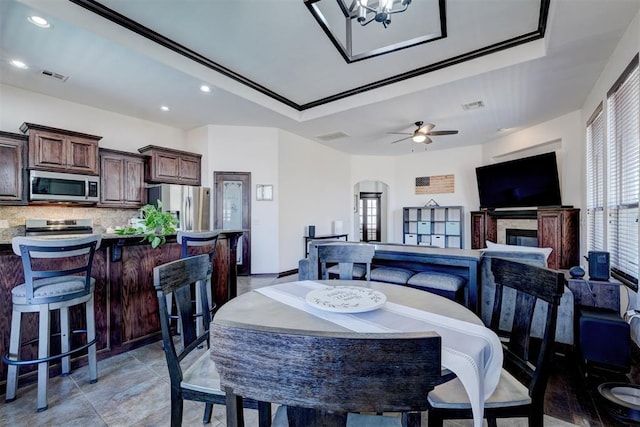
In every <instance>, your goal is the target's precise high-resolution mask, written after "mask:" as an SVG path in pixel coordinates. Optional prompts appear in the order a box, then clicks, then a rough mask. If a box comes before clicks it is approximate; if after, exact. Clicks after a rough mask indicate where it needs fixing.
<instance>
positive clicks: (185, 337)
mask: <svg viewBox="0 0 640 427" xmlns="http://www.w3.org/2000/svg"><path fill="white" fill-rule="evenodd" d="M210 269H211V264H210V262H209V255H207V254H204V255H198V256H193V257H189V258H184V259H179V260H177V261H173V262H169V263H167V264H163V265H160V266H158V267H155V268H154V269H153V282H154V286H155V288H156V292H157V296H158V304H159V309H160V314H159V316H160V326H161V329H162V343H163V348H164V353H165V356H166V359H167V366H168V369H169V377H170V380H171V425H172V426H174V427H175V426H180V425H182V412H183V409H182V408H183V401H184V400H195V401H198V402H204V403H206V407H205V414H204V418H203V422H204V423H208V422H210V421H211V414H212V412H213V405H214V404H220V405H224V404H225V393H224V392H223V391H222V390H220V377H219V375H218V373H217V371H216V366H215V364H214V362H213V361H212V360H211V356H210V354H209V350H208V347H209V346H208V344H209V324H210V323H211V315H210V312H209V301H208V298H207V292H206V290H205V286H206V282H207V278H208V277H209V276H210V274H211V270H210ZM192 288H199V293H200V300H199V304H200V309H199V310H200V312H201V313H202V321H203V324H204V325H205V328H204V330H202V331H201V333H199V334H198V333H197V332H196V323H197V322H198V321H199V318H198V317H197V316H196V315H195V314H196V310H195V307H194V304H193V301H194V295H193V292H192ZM169 294H172V295H173V299H174V300H175V304H176V307H177V310H178V322H179V324H180V330H181V339H180V340H179V341H180V342H181V343H182V345H181V346H176V343H175V342H174V337H173V335H172V330H171V325H170V317H169V311H168V309H167V303H166V301H167V296H168V295H169ZM205 343H206V348H207V349H206V350H205V351H204V352H202V354H201V355H200V356H199V357H197V359H196V360H195V361H194V362H193V363H190V364H189V365H188V366H182V364H181V361H183V360H184V359H185V358H186V357H187V356H189V355H191V357H189V359H192V358H193V357H194V356H193V355H192V352H194V351H197V350H198V347H202V345H204V344H205ZM177 347H179V348H177ZM183 363H184V362H183ZM245 407H247V408H252V409H258V410H259V418H260V426H261V427H263V426H264V427H266V426H269V425H270V422H271V406H270V405H269V404H268V403H258V402H256V401H253V400H247V401H246V402H245Z"/></svg>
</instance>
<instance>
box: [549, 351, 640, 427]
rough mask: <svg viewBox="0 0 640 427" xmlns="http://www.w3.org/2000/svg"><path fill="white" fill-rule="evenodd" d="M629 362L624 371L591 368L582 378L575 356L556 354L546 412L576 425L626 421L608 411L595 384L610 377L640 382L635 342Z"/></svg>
mask: <svg viewBox="0 0 640 427" xmlns="http://www.w3.org/2000/svg"><path fill="white" fill-rule="evenodd" d="M631 366H632V368H631V372H630V373H629V374H626V375H621V374H615V373H611V372H604V371H591V372H590V373H589V375H586V378H585V375H584V374H583V370H582V369H581V368H580V366H579V364H578V362H577V361H576V359H575V358H574V357H565V356H559V357H556V360H555V364H554V369H553V373H552V376H551V378H550V380H549V384H548V386H547V392H546V395H545V414H549V415H551V416H553V417H555V418H558V419H560V420H563V421H567V422H570V423H572V424H575V425H578V426H591V427H595V426H602V427H609V426H611V427H614V426H616V427H617V426H621V425H625V424H624V423H621V422H620V421H617V420H615V419H613V418H612V417H611V416H610V415H609V414H608V413H607V411H606V410H605V407H604V405H603V402H602V398H601V397H600V396H599V394H598V392H597V387H598V385H600V384H601V383H603V382H609V381H615V382H625V383H632V384H640V350H639V349H638V347H636V346H635V345H634V348H633V351H632V363H631Z"/></svg>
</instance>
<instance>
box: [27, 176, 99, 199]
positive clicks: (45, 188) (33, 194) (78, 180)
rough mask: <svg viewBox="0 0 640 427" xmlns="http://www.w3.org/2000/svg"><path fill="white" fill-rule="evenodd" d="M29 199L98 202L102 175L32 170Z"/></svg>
mask: <svg viewBox="0 0 640 427" xmlns="http://www.w3.org/2000/svg"><path fill="white" fill-rule="evenodd" d="M29 183H30V185H29V200H34V201H55V202H82V203H97V202H98V201H99V200H100V177H98V176H91V175H78V174H72V173H60V172H47V171H38V170H32V171H30V172H29Z"/></svg>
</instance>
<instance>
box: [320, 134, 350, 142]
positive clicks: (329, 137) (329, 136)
mask: <svg viewBox="0 0 640 427" xmlns="http://www.w3.org/2000/svg"><path fill="white" fill-rule="evenodd" d="M348 136H349V135H347V134H346V133H344V132H334V133H328V134H326V135H320V136H317V137H316V139H319V140H320V141H325V142H327V141H335V140H336V139H340V138H346V137H348Z"/></svg>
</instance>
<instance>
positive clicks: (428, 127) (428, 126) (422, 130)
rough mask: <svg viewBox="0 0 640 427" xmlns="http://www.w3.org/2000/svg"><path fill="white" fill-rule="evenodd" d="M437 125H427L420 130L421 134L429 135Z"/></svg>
mask: <svg viewBox="0 0 640 427" xmlns="http://www.w3.org/2000/svg"><path fill="white" fill-rule="evenodd" d="M435 126H436V125H434V124H433V123H427V124H426V125H424V126H422V127H420V128H419V131H420V133H429V132H431V129H433V128H434V127H435Z"/></svg>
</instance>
